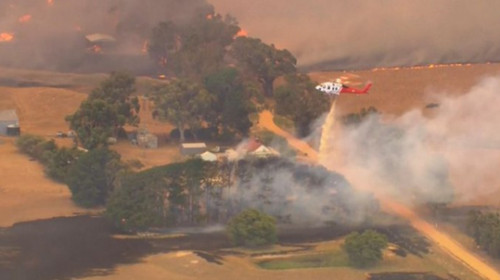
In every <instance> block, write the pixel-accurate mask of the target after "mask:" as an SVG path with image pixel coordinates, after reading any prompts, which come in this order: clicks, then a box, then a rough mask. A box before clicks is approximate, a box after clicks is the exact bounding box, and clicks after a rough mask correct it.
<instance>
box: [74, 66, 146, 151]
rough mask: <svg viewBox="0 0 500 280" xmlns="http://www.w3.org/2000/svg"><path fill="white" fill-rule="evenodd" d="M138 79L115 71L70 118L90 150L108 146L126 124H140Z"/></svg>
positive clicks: (80, 139) (83, 143) (81, 140)
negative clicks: (137, 92) (108, 141)
mask: <svg viewBox="0 0 500 280" xmlns="http://www.w3.org/2000/svg"><path fill="white" fill-rule="evenodd" d="M134 84H135V78H134V77H133V76H130V75H129V74H127V73H123V72H113V73H111V75H110V77H109V78H108V79H106V80H104V81H103V82H102V83H101V85H100V86H99V87H98V88H96V89H94V90H93V91H92V93H91V94H90V95H89V97H88V98H87V99H86V100H84V101H83V102H82V103H81V104H80V107H79V108H78V110H77V111H76V112H75V113H74V114H73V115H69V116H67V117H66V121H68V122H69V124H70V128H71V129H73V130H74V131H75V132H76V134H77V136H78V140H79V141H80V142H81V143H82V145H83V146H84V147H85V148H87V149H94V148H97V147H102V146H106V144H107V139H108V138H109V137H111V136H115V137H116V136H117V135H118V132H119V131H120V130H121V129H122V128H123V126H124V125H125V124H130V125H137V124H138V123H139V117H138V113H139V109H140V106H139V100H138V99H137V97H132V93H133V92H134V91H135V88H134Z"/></svg>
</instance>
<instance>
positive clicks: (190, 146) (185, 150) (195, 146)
mask: <svg viewBox="0 0 500 280" xmlns="http://www.w3.org/2000/svg"><path fill="white" fill-rule="evenodd" d="M206 150H207V145H206V144H205V143H202V142H200V143H182V144H181V154H182V155H184V156H192V155H199V154H201V153H203V152H205V151H206Z"/></svg>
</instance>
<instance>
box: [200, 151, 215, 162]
mask: <svg viewBox="0 0 500 280" xmlns="http://www.w3.org/2000/svg"><path fill="white" fill-rule="evenodd" d="M200 157H201V159H202V160H204V161H216V160H217V156H216V155H215V154H213V153H211V152H208V151H207V152H204V153H203V154H201V155H200Z"/></svg>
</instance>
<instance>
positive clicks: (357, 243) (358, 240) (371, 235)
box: [344, 230, 387, 267]
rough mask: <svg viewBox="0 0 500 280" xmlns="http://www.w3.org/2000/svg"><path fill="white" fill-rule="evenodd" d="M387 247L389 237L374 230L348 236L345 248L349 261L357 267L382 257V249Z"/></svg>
mask: <svg viewBox="0 0 500 280" xmlns="http://www.w3.org/2000/svg"><path fill="white" fill-rule="evenodd" d="M385 247H387V237H386V236H385V235H383V234H381V233H378V232H376V231H373V230H367V231H365V232H363V233H361V234H360V233H358V232H354V233H351V234H349V235H348V236H347V238H346V239H345V243H344V250H345V251H346V252H347V255H348V256H349V262H350V263H351V265H353V266H356V267H368V266H372V265H374V264H376V263H377V262H378V261H380V260H381V259H382V250H383V249H384V248H385Z"/></svg>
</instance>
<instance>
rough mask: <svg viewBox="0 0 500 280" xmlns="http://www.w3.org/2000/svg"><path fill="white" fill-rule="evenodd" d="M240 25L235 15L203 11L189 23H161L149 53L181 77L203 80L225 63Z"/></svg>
mask: <svg viewBox="0 0 500 280" xmlns="http://www.w3.org/2000/svg"><path fill="white" fill-rule="evenodd" d="M239 30H240V28H239V27H238V24H237V22H236V20H235V19H234V18H233V17H231V16H225V17H223V16H221V15H219V14H216V13H213V12H212V13H208V14H200V15H198V16H196V17H195V18H194V19H193V20H191V21H190V22H189V23H188V24H184V25H178V24H175V23H173V22H171V21H170V22H161V23H160V24H158V26H156V27H155V28H154V29H153V32H152V35H151V38H150V44H149V47H148V53H149V55H150V56H151V57H152V58H153V59H154V60H155V61H158V63H159V65H160V66H161V67H162V68H164V69H167V70H169V71H171V72H173V73H174V74H175V75H176V76H177V77H179V78H186V77H189V78H192V79H196V80H198V79H201V78H202V77H203V76H205V75H206V74H207V73H209V72H213V71H215V70H217V69H219V68H220V67H221V66H222V65H224V58H225V55H226V53H227V47H228V46H229V45H230V44H231V43H232V42H233V38H234V37H235V35H236V34H237V33H238V31H239Z"/></svg>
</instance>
